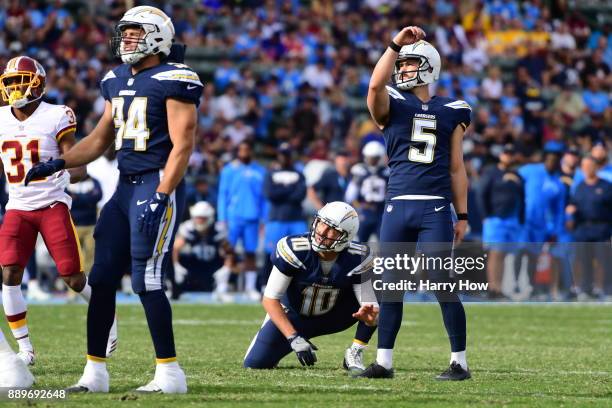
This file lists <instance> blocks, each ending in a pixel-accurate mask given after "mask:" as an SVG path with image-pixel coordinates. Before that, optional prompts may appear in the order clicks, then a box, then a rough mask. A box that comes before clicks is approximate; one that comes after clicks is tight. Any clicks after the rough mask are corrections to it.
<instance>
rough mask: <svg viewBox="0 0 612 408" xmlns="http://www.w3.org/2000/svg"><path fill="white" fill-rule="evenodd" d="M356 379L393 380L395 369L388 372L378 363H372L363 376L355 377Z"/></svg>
mask: <svg viewBox="0 0 612 408" xmlns="http://www.w3.org/2000/svg"><path fill="white" fill-rule="evenodd" d="M354 377H356V378H393V369H392V368H391V369H389V370H387V369H386V368H385V367H383V366H381V365H380V364H378V363H372V364H370V365H369V366H368V368H366V369H365V370H364V371H363V372H362V373H361V374H358V375H355V376H354Z"/></svg>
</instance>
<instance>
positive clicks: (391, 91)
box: [385, 85, 406, 100]
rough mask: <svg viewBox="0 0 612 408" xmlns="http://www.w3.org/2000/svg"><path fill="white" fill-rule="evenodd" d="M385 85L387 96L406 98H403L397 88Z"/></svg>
mask: <svg viewBox="0 0 612 408" xmlns="http://www.w3.org/2000/svg"><path fill="white" fill-rule="evenodd" d="M385 87H386V88H387V92H389V96H390V97H392V98H393V99H403V100H406V98H404V95H402V94H401V93H400V92H399V91H398V90H397V89H395V88H393V87H392V86H390V85H385Z"/></svg>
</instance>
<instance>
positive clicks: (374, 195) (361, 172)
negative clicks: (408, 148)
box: [344, 141, 389, 242]
mask: <svg viewBox="0 0 612 408" xmlns="http://www.w3.org/2000/svg"><path fill="white" fill-rule="evenodd" d="M361 154H362V155H363V163H357V164H355V165H354V166H353V167H352V168H351V175H352V176H353V178H352V179H351V182H350V183H349V185H348V187H347V189H346V193H345V196H344V197H345V199H346V201H347V202H349V203H355V205H356V207H357V211H358V212H359V242H368V240H369V239H370V236H372V234H374V235H376V238H377V239H379V238H380V219H381V217H382V213H383V208H384V206H385V193H386V191H387V182H388V181H389V168H388V167H387V166H386V165H385V147H384V146H383V145H382V143H379V142H377V141H372V142H368V143H366V145H365V146H363V149H362V150H361Z"/></svg>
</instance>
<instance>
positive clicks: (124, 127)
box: [111, 96, 149, 152]
mask: <svg viewBox="0 0 612 408" xmlns="http://www.w3.org/2000/svg"><path fill="white" fill-rule="evenodd" d="M124 103H125V99H123V98H121V97H119V98H113V100H112V103H111V106H112V115H113V122H115V129H117V134H116V136H115V150H119V149H121V146H122V145H123V139H133V140H134V150H136V151H138V152H144V151H146V150H147V140H148V139H149V128H147V98H146V97H138V96H137V97H135V98H134V99H133V100H132V103H131V104H130V107H129V109H128V114H127V120H126V119H124V117H123V105H124Z"/></svg>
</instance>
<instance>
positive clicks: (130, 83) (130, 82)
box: [127, 78, 134, 86]
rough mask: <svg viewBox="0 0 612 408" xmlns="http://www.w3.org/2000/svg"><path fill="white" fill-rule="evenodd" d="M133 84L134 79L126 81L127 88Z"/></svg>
mask: <svg viewBox="0 0 612 408" xmlns="http://www.w3.org/2000/svg"><path fill="white" fill-rule="evenodd" d="M133 83H134V78H130V79H128V82H127V85H128V86H132V84H133Z"/></svg>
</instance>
